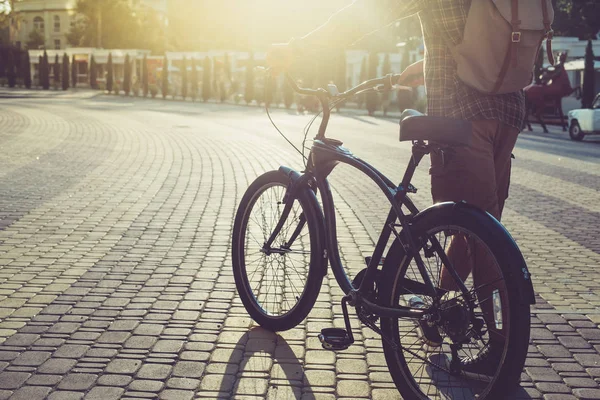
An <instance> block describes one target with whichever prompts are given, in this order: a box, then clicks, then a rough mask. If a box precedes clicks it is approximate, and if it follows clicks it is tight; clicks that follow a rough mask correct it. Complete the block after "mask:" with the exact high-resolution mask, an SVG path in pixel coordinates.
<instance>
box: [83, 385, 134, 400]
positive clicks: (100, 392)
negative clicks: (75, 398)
mask: <svg viewBox="0 0 600 400" xmlns="http://www.w3.org/2000/svg"><path fill="white" fill-rule="evenodd" d="M124 392H125V389H121V388H116V387H102V386H96V387H93V388H92V390H90V391H89V392H88V393H87V394H86V395H85V397H84V399H85V400H118V399H120V398H121V395H122V394H123V393H124Z"/></svg>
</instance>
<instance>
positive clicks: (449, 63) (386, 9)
mask: <svg viewBox="0 0 600 400" xmlns="http://www.w3.org/2000/svg"><path fill="white" fill-rule="evenodd" d="M470 4H471V0H355V2H354V3H352V4H351V5H350V6H348V7H346V8H345V9H343V10H341V11H340V12H338V13H337V14H335V15H334V16H332V17H331V19H330V20H329V22H328V23H327V24H325V25H324V26H323V27H322V28H319V29H318V30H317V31H315V32H313V33H311V34H309V35H307V37H306V38H307V39H311V37H314V39H317V38H318V37H323V36H328V37H340V36H338V35H345V36H342V37H347V38H349V39H354V40H356V39H358V38H360V37H361V36H364V34H365V33H367V32H371V31H373V30H376V29H377V28H378V27H381V26H385V25H387V24H389V23H390V22H392V21H395V20H397V19H400V18H404V17H407V16H410V15H414V14H418V15H419V18H420V19H421V26H422V30H423V39H424V42H425V87H426V90H427V103H428V104H427V110H428V114H429V115H434V116H442V117H451V118H457V119H465V120H471V121H473V120H478V119H495V120H498V121H500V122H502V123H504V124H507V125H509V126H512V127H515V128H517V129H519V130H520V129H522V127H523V122H524V117H525V97H524V95H523V92H522V91H519V92H515V93H508V94H502V95H486V94H483V93H481V92H479V91H477V90H475V89H472V88H470V87H468V86H467V85H465V84H464V83H463V82H462V81H461V80H460V79H459V78H458V75H457V72H456V62H455V61H454V59H453V57H452V54H451V53H450V48H449V45H456V44H458V43H460V42H461V41H462V37H463V32H464V28H465V24H466V21H467V14H468V11H469V6H470ZM357 21H358V22H357ZM319 31H322V32H321V33H323V34H324V35H321V34H319ZM327 34H329V35H327ZM330 35H332V36H330ZM303 40H304V39H303ZM315 42H316V41H315Z"/></svg>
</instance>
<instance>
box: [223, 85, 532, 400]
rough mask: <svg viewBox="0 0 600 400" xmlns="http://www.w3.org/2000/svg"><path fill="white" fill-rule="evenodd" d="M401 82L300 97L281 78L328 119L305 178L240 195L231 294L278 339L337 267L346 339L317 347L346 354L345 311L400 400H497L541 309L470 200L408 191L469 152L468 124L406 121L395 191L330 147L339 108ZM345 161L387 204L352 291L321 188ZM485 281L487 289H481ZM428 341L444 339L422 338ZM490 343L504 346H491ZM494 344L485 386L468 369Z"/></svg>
mask: <svg viewBox="0 0 600 400" xmlns="http://www.w3.org/2000/svg"><path fill="white" fill-rule="evenodd" d="M396 77H397V76H396V75H391V74H390V75H387V76H385V77H383V78H377V79H372V80H369V81H366V82H363V83H361V84H360V85H358V86H356V87H354V88H352V89H350V90H348V91H346V92H344V93H338V92H337V89H336V88H335V86H332V85H330V86H329V87H328V90H325V89H323V88H321V89H316V90H314V89H306V88H299V87H298V86H297V85H296V84H295V82H294V80H293V79H292V78H291V77H290V76H289V75H287V74H286V80H287V83H288V84H289V85H291V86H292V88H293V89H294V90H295V91H296V92H298V93H300V94H303V95H310V96H316V97H317V98H318V99H319V101H320V102H321V105H322V113H323V117H322V121H321V124H320V127H319V130H318V134H317V135H316V137H315V138H314V140H313V144H312V147H311V149H310V153H309V155H308V157H307V161H306V168H305V170H304V171H303V172H302V173H300V172H297V171H295V170H293V169H291V168H288V167H285V166H282V167H280V168H279V169H278V170H274V171H270V172H267V173H265V174H263V175H262V176H260V177H258V178H257V179H256V180H255V181H254V182H253V183H252V184H251V185H250V186H249V188H248V189H247V191H246V193H245V194H244V196H243V198H242V200H241V202H240V205H239V208H238V210H237V213H236V217H235V223H234V230H233V237H232V245H233V246H232V247H233V250H232V257H233V258H232V262H233V272H234V277H235V283H236V287H237V290H238V293H239V296H240V298H241V300H242V302H243V304H244V307H245V308H246V310H247V311H248V313H249V314H250V316H251V317H252V318H253V319H254V321H256V322H257V323H258V324H259V325H261V326H262V327H264V328H266V329H268V330H271V331H283V330H287V329H291V328H293V327H295V326H296V325H298V324H299V323H300V322H302V321H303V320H304V319H305V318H306V316H307V315H308V313H309V312H310V311H311V309H312V307H313V306H314V304H315V301H316V299H317V296H318V294H319V290H320V286H321V284H322V280H323V277H324V276H325V274H326V273H327V267H328V264H330V266H331V270H332V271H333V274H334V276H335V279H336V281H337V283H338V285H339V286H340V288H341V289H342V290H343V292H344V293H345V296H344V297H343V298H342V303H341V306H342V311H343V314H344V321H345V327H346V328H345V329H341V328H326V329H323V330H322V331H321V334H320V335H319V339H320V340H321V343H322V345H323V347H324V348H326V349H330V350H344V349H347V348H348V347H349V346H350V345H351V344H352V343H353V342H354V336H353V333H352V329H351V326H350V319H349V311H348V306H350V307H354V308H355V311H356V314H357V315H358V318H359V319H360V321H361V322H362V323H363V324H365V325H366V326H368V327H369V328H371V329H373V330H374V331H375V332H377V333H378V334H379V335H380V336H381V338H382V345H383V350H384V354H385V358H386V362H387V364H388V367H389V370H390V373H391V375H392V378H393V380H394V383H395V384H396V387H397V388H398V390H399V391H400V394H401V395H402V396H403V397H404V398H406V399H426V398H452V399H454V398H461V399H462V398H475V397H476V398H479V399H484V398H488V399H489V398H497V397H498V396H499V395H501V394H502V393H504V391H505V390H506V389H507V388H510V387H511V386H513V385H516V384H517V383H518V380H519V377H520V374H521V372H522V370H523V366H524V362H525V358H526V355H527V348H528V343H529V331H530V304H534V303H535V298H534V293H533V286H532V283H531V278H530V274H529V271H528V269H527V265H526V263H525V260H524V259H523V256H522V254H521V252H520V250H519V248H518V246H517V244H516V243H515V241H514V240H513V238H512V237H511V236H510V234H509V233H508V232H507V231H506V229H505V228H504V227H503V226H502V225H501V224H500V223H499V222H498V221H497V220H496V219H494V217H492V216H491V215H489V214H488V213H486V212H484V211H482V210H480V209H478V208H476V207H474V206H472V205H469V204H467V203H465V202H459V203H453V202H446V203H440V204H436V205H433V206H431V207H429V208H427V209H425V210H423V211H419V210H418V209H417V207H416V206H415V205H414V203H413V202H412V201H411V198H410V197H409V194H411V193H415V192H416V188H415V187H414V186H413V185H412V184H411V179H412V177H413V174H414V172H415V169H416V168H417V166H418V165H419V162H420V161H421V159H422V158H423V157H424V156H425V155H426V154H429V153H430V152H441V154H442V155H446V156H451V153H452V148H453V147H454V146H461V145H466V144H467V143H468V142H469V139H470V136H471V126H470V123H469V122H467V121H460V120H454V119H449V118H441V117H429V116H424V115H423V114H421V113H418V112H416V111H412V110H410V111H407V112H405V113H404V114H403V115H402V118H401V122H400V141H411V142H412V156H411V159H410V161H409V164H408V167H407V169H406V171H405V173H404V176H403V179H402V182H401V183H400V184H399V185H395V184H394V183H393V182H392V181H391V180H390V179H388V178H387V177H385V176H384V175H383V174H382V173H380V172H379V171H378V170H377V169H375V168H374V167H373V166H371V165H370V164H368V163H367V162H366V161H363V160H361V159H360V158H358V157H356V156H354V155H353V154H352V153H351V152H350V151H349V150H348V149H346V148H344V147H343V146H342V145H343V143H342V142H341V141H339V140H336V139H332V138H327V137H326V136H325V133H326V130H327V125H328V122H329V118H330V111H331V109H333V107H334V106H335V102H337V101H342V100H345V99H348V98H350V97H352V96H353V95H355V94H359V93H365V92H368V91H379V90H388V89H391V87H392V86H393V82H394V81H395V80H396ZM332 104H333V105H332ZM267 111H268V110H267ZM269 118H270V116H269ZM280 133H281V132H280ZM305 139H306V137H305ZM339 163H344V164H348V165H350V166H352V167H354V168H356V169H358V170H359V171H360V172H362V173H364V174H366V175H367V176H368V177H369V178H370V179H371V180H372V181H373V182H375V184H377V186H378V187H379V188H380V189H381V191H382V192H383V193H384V195H385V196H386V198H387V200H388V201H389V202H390V211H389V213H388V216H387V219H386V221H385V224H384V226H383V228H382V231H381V234H380V236H379V239H378V240H377V243H376V245H375V249H374V251H373V254H372V256H371V257H367V258H366V259H365V262H366V267H365V269H363V270H362V271H361V272H360V273H358V274H357V275H356V276H355V277H354V279H351V278H350V277H349V276H348V273H347V271H346V269H345V267H344V266H343V265H342V262H341V259H340V254H339V250H338V242H337V232H336V215H335V209H334V203H333V198H332V192H331V189H330V186H329V183H328V180H327V177H328V175H329V174H330V173H331V172H332V170H333V169H334V167H335V166H336V165H337V164H339ZM317 195H320V198H321V202H320V203H319V201H318V199H317ZM390 241H391V244H390V243H389V242H390ZM450 243H453V244H452V246H450ZM460 246H462V248H463V249H464V251H465V255H466V258H465V257H463V259H462V261H461V259H460V257H457V256H456V254H450V253H452V252H451V251H448V250H449V249H450V248H451V247H453V248H455V249H456V248H459V249H460V248H461V247H460ZM386 251H387V253H385V257H384V252H386ZM457 251H458V250H457ZM447 252H448V253H447ZM467 252H468V254H467ZM454 253H456V251H454ZM478 254H482V257H483V258H477V257H478V256H477V255H478ZM464 260H470V261H469V262H472V264H473V265H472V271H473V272H472V273H469V274H468V276H466V277H465V276H463V277H461V276H459V273H458V272H457V270H456V268H455V267H454V265H453V264H454V263H458V262H465V261H464ZM456 265H457V264H456ZM479 265H485V266H486V267H485V268H487V269H486V270H485V271H486V274H484V275H481V276H482V278H478V277H477V276H479V272H477V274H476V273H475V271H479V269H478V268H483V267H479ZM475 275H477V276H475ZM490 277H492V278H490ZM448 279H450V281H448ZM478 279H483V280H484V283H483V284H481V285H480V284H477V285H476V284H475V281H476V280H478ZM486 279H487V281H486ZM269 280H270V281H269ZM444 280H445V282H444ZM448 282H450V283H448ZM478 282H482V281H481V280H479V281H478ZM407 296H411V298H410V299H409V300H408V302H407V299H406V298H407ZM415 299H417V300H418V301H416V300H415ZM486 302H487V304H486ZM425 332H429V333H430V334H431V332H433V336H436V335H439V338H440V339H441V341H439V340H438V341H437V342H432V341H428V340H426V339H427V335H425ZM436 332H437V333H436ZM492 335H500V336H498V337H499V338H500V339H503V341H502V340H498V341H497V342H496V341H494V343H491V342H490V337H491V336H492ZM496 343H502V346H503V347H502V348H501V349H500V350H499V351H500V352H498V350H497V354H498V357H499V358H498V362H497V365H495V366H494V365H492V368H491V370H490V371H492V373H491V374H488V375H491V376H484V375H483V373H482V374H481V376H478V375H479V374H478V373H475V374H473V373H472V372H471V373H468V371H467V365H468V363H467V361H465V360H471V361H472V362H477V360H483V357H484V354H486V352H488V353H489V352H490V348H492V347H493V346H495V348H496V349H499V346H500V345H497V344H496ZM509 348H510V351H509V350H508V349H509ZM486 349H487V350H486ZM478 357H479V358H478ZM428 396H431V397H428Z"/></svg>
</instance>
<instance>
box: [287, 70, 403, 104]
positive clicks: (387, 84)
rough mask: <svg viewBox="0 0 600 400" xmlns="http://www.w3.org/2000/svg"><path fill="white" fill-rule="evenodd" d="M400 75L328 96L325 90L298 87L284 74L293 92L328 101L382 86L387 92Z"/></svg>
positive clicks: (371, 81) (388, 76)
mask: <svg viewBox="0 0 600 400" xmlns="http://www.w3.org/2000/svg"><path fill="white" fill-rule="evenodd" d="M399 77H400V74H387V75H386V76H383V77H381V78H375V79H370V80H368V81H364V82H363V83H361V84H359V85H357V86H355V87H353V88H352V89H348V90H346V91H345V92H343V93H337V94H330V93H329V92H328V91H327V90H325V89H323V88H319V89H308V88H301V87H299V86H298V85H297V84H296V82H294V79H293V78H292V77H291V75H290V74H289V73H286V74H285V79H286V81H287V83H288V84H289V85H290V86H291V87H292V89H294V91H295V92H297V93H300V94H303V95H307V96H317V97H320V96H326V97H327V98H329V99H344V98H346V97H351V96H353V95H355V94H356V93H358V92H360V91H362V90H365V89H373V88H375V87H377V86H381V85H383V86H384V87H383V90H389V89H391V88H392V86H394V82H395V81H396V80H398V78H399Z"/></svg>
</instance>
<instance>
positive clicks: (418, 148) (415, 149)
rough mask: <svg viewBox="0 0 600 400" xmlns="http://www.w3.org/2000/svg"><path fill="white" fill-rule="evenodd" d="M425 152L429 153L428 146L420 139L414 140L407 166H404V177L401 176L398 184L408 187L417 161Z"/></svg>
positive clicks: (417, 164) (419, 160)
mask: <svg viewBox="0 0 600 400" xmlns="http://www.w3.org/2000/svg"><path fill="white" fill-rule="evenodd" d="M425 154H429V146H428V145H427V144H426V143H425V142H424V141H422V140H414V141H413V146H412V157H411V158H410V161H409V163H408V167H407V168H406V172H404V177H403V178H402V183H401V184H400V185H401V186H402V187H403V188H405V189H406V188H408V185H409V184H410V181H411V180H412V177H413V175H414V173H415V170H416V169H417V167H418V166H419V163H420V162H421V160H422V159H423V156H425Z"/></svg>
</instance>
